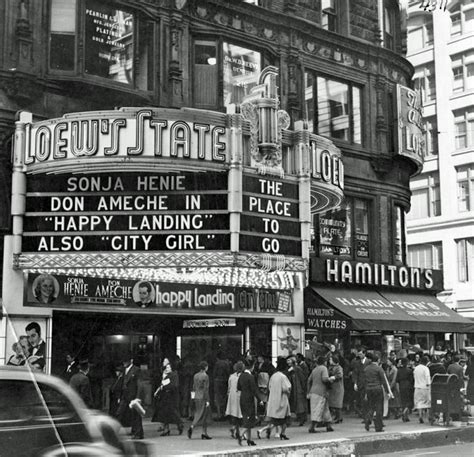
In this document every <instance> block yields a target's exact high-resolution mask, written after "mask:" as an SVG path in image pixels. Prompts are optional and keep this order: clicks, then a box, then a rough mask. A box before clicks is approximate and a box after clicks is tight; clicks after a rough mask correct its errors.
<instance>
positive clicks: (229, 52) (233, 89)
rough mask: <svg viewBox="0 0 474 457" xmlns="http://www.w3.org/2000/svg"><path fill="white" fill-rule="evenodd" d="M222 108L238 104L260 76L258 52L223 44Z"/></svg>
mask: <svg viewBox="0 0 474 457" xmlns="http://www.w3.org/2000/svg"><path fill="white" fill-rule="evenodd" d="M223 55H224V106H227V105H229V104H230V103H240V102H241V101H242V100H243V98H244V96H245V95H247V94H249V93H250V89H251V88H252V87H254V86H256V85H257V83H258V78H259V76H260V62H261V56H260V53H259V52H255V51H252V50H250V49H246V48H242V47H240V46H235V45H233V44H229V43H224V45H223Z"/></svg>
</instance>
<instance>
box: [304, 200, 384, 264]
mask: <svg viewBox="0 0 474 457" xmlns="http://www.w3.org/2000/svg"><path fill="white" fill-rule="evenodd" d="M357 200H359V201H362V202H364V203H366V205H367V233H366V234H365V233H362V232H359V235H367V241H366V247H367V251H368V252H367V256H360V255H357V253H358V249H357V247H358V241H360V242H361V243H363V241H364V240H363V239H359V240H358V239H357V234H358V233H357V229H356V218H355V208H356V201H357ZM347 203H348V204H349V207H350V208H349V211H350V218H349V224H350V249H351V253H350V255H345V254H332V253H328V252H326V253H325V252H321V244H322V243H321V233H320V227H321V224H320V218H321V217H324V216H325V215H330V214H328V212H325V213H321V214H315V215H313V219H312V223H313V231H314V242H313V243H311V249H312V251H313V252H314V253H315V255H316V256H317V257H320V258H335V259H341V260H357V261H370V260H371V259H373V258H374V248H373V246H374V243H375V239H374V230H373V228H372V225H373V224H371V222H372V221H373V217H374V216H373V214H374V212H373V211H374V209H373V207H374V199H372V198H366V197H365V196H359V195H346V197H345V199H344V201H343V204H344V205H346V204H347ZM332 211H334V210H331V211H330V212H329V213H331V212H332ZM347 220H348V218H347V211H346V218H345V221H347Z"/></svg>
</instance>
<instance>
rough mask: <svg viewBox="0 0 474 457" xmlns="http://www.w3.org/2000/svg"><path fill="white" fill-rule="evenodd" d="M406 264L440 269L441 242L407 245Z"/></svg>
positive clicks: (441, 265)
mask: <svg viewBox="0 0 474 457" xmlns="http://www.w3.org/2000/svg"><path fill="white" fill-rule="evenodd" d="M408 265H409V266H410V267H416V268H428V269H431V268H434V269H436V270H441V269H442V268H443V248H442V244H441V242H437V243H426V244H414V245H412V246H408Z"/></svg>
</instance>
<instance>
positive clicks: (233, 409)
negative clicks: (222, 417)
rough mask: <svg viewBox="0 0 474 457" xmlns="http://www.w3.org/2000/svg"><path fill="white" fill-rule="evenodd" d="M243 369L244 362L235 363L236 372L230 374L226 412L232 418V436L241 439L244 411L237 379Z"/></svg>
mask: <svg viewBox="0 0 474 457" xmlns="http://www.w3.org/2000/svg"><path fill="white" fill-rule="evenodd" d="M242 371H244V364H243V362H236V363H235V364H234V372H233V373H232V374H231V375H230V376H229V381H228V383H227V406H226V409H225V414H226V416H228V417H229V418H230V423H231V425H232V428H231V429H230V434H231V436H232V438H236V439H240V426H241V425H242V411H241V410H240V392H239V391H238V390H237V381H238V380H239V376H240V375H241V373H242Z"/></svg>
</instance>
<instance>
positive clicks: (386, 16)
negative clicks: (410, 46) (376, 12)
mask: <svg viewBox="0 0 474 457" xmlns="http://www.w3.org/2000/svg"><path fill="white" fill-rule="evenodd" d="M384 3H385V4H384V7H383V23H382V33H383V46H384V48H387V49H391V50H392V51H393V50H395V24H396V16H397V11H396V10H395V6H394V5H393V4H392V2H389V1H386V2H384Z"/></svg>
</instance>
